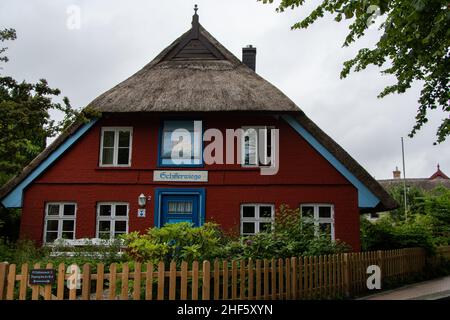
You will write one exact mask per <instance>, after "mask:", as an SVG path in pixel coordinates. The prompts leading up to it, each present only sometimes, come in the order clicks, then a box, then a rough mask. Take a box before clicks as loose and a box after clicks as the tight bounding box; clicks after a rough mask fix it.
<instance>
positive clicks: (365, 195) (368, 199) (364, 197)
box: [282, 115, 380, 208]
mask: <svg viewBox="0 0 450 320" xmlns="http://www.w3.org/2000/svg"><path fill="white" fill-rule="evenodd" d="M282 118H283V119H284V120H285V121H286V122H287V123H288V124H289V125H290V126H291V127H292V128H293V129H294V130H295V131H297V133H298V134H299V135H300V136H302V137H303V138H304V139H305V140H306V141H307V142H308V143H309V144H310V145H311V146H312V147H313V148H314V149H315V150H316V151H317V152H319V153H320V154H321V155H322V156H323V157H324V158H325V159H326V160H327V161H328V162H329V163H330V164H331V165H332V166H333V167H334V168H335V169H336V170H337V171H339V172H340V173H341V174H342V175H343V176H344V177H345V178H346V179H347V180H348V181H349V182H350V183H351V184H352V185H354V186H355V188H356V189H358V206H359V207H360V208H375V207H376V206H377V204H378V203H379V202H380V199H378V198H377V197H376V196H375V195H374V194H373V193H372V192H371V191H370V190H369V189H368V188H367V187H366V186H365V185H364V184H363V183H362V182H361V181H359V180H358V178H356V177H355V176H354V175H353V174H352V173H351V172H350V171H349V170H348V169H347V168H346V167H345V166H344V165H343V164H342V163H341V162H340V161H339V160H338V159H336V157H335V156H333V155H332V154H331V152H330V151H328V150H327V149H326V148H325V147H324V146H323V145H322V144H320V142H319V141H317V139H316V138H314V137H313V135H312V134H311V133H309V132H308V131H307V130H306V129H305V128H304V127H303V126H302V125H301V124H300V123H298V121H297V120H295V118H294V117H292V116H290V115H282Z"/></svg>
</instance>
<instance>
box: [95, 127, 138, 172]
mask: <svg viewBox="0 0 450 320" xmlns="http://www.w3.org/2000/svg"><path fill="white" fill-rule="evenodd" d="M132 133H133V128H130V127H117V128H111V127H103V128H102V137H101V143H100V166H102V167H129V166H131V145H132V144H131V143H132V136H133V135H132Z"/></svg>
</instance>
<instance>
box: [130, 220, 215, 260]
mask: <svg viewBox="0 0 450 320" xmlns="http://www.w3.org/2000/svg"><path fill="white" fill-rule="evenodd" d="M123 239H124V240H125V242H126V244H127V255H128V256H129V257H130V258H131V259H134V260H136V261H149V262H153V263H157V262H159V261H165V262H170V261H171V260H174V261H183V260H184V261H188V262H191V261H194V260H210V259H213V258H214V257H216V256H217V251H218V250H219V248H220V247H221V246H222V245H223V243H224V238H223V237H222V234H221V232H220V229H219V227H218V225H216V224H213V223H205V224H204V225H203V226H201V227H192V226H191V224H190V223H188V222H181V223H175V224H167V225H165V226H164V227H162V228H150V229H149V230H148V231H147V233H146V234H143V235H140V234H139V233H138V232H132V233H130V234H127V235H124V236H123Z"/></svg>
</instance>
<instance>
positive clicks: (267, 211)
mask: <svg viewBox="0 0 450 320" xmlns="http://www.w3.org/2000/svg"><path fill="white" fill-rule="evenodd" d="M274 211H275V210H274V205H273V204H243V205H241V235H252V234H256V233H258V232H263V231H270V230H271V229H272V224H273V218H274Z"/></svg>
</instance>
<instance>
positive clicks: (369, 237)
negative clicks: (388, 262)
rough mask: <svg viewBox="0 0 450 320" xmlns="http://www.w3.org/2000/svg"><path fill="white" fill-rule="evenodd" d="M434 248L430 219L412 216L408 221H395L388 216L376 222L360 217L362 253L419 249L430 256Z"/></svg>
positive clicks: (434, 241)
mask: <svg viewBox="0 0 450 320" xmlns="http://www.w3.org/2000/svg"><path fill="white" fill-rule="evenodd" d="M435 246H436V239H435V238H434V237H433V219H432V218H431V217H427V216H422V215H414V216H412V217H410V218H409V219H408V220H404V221H395V220H394V219H392V218H391V217H390V216H384V217H382V218H380V219H379V220H378V221H376V222H370V221H368V220H367V219H366V218H364V217H361V247H362V250H363V251H373V250H392V249H402V248H411V247H421V248H424V249H425V250H426V251H427V252H428V253H429V254H431V253H433V252H434V249H435Z"/></svg>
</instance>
